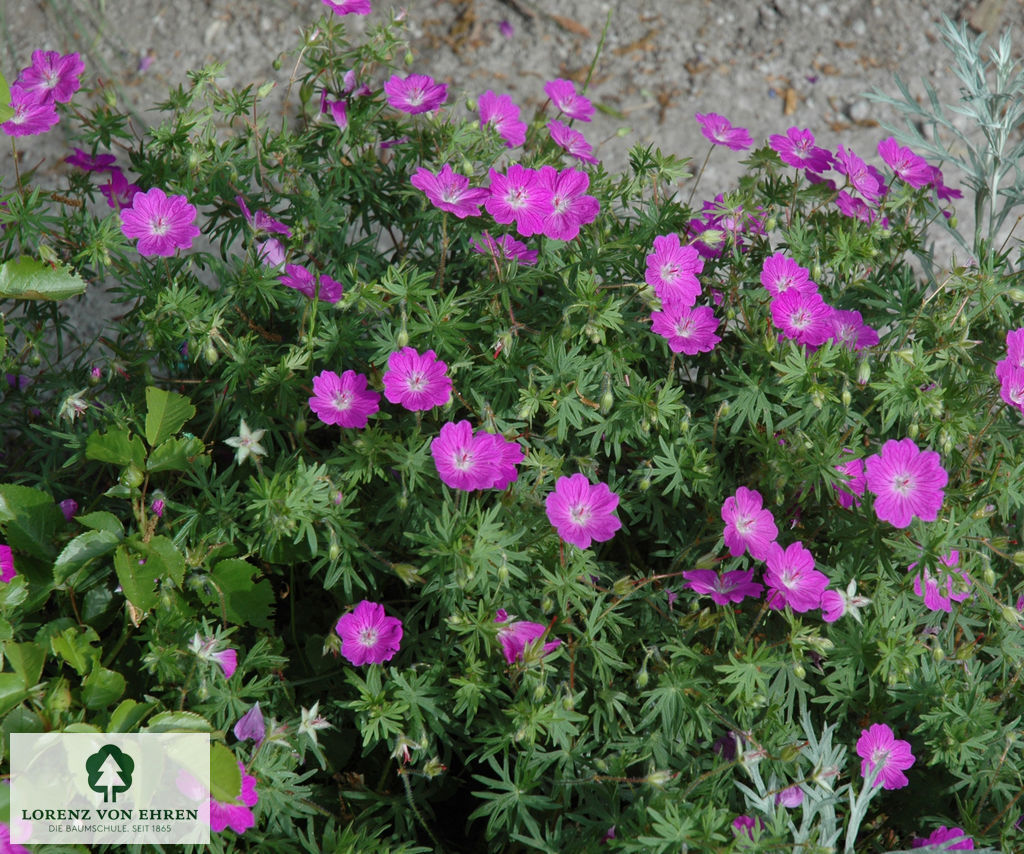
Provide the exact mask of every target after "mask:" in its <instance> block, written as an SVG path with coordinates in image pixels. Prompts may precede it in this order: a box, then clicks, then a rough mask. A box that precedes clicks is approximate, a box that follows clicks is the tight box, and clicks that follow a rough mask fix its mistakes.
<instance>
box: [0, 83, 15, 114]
mask: <svg viewBox="0 0 1024 854" xmlns="http://www.w3.org/2000/svg"><path fill="white" fill-rule="evenodd" d="M13 115H14V108H13V107H12V106H11V87H10V86H8V85H7V81H6V80H5V79H4V76H3V74H0V123H2V122H6V121H7V120H8V119H9V118H11V116H13Z"/></svg>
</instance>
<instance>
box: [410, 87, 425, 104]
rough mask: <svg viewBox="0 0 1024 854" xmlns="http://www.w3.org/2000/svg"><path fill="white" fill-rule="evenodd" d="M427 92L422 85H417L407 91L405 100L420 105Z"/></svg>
mask: <svg viewBox="0 0 1024 854" xmlns="http://www.w3.org/2000/svg"><path fill="white" fill-rule="evenodd" d="M425 94H426V93H425V92H424V91H423V90H422V89H421V88H420V87H418V86H416V87H413V88H412V89H410V90H409V91H408V92H407V93H406V95H405V100H406V101H408V102H409V103H410V104H412V106H414V107H418V106H419V105H420V104H422V103H423V98H424V96H425Z"/></svg>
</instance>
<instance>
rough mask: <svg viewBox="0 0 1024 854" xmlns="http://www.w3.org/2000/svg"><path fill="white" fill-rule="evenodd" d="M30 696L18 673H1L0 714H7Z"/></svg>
mask: <svg viewBox="0 0 1024 854" xmlns="http://www.w3.org/2000/svg"><path fill="white" fill-rule="evenodd" d="M27 696H28V691H26V690H25V684H24V682H22V679H21V677H20V676H19V675H18V674H17V673H0V715H6V714H7V713H8V712H9V711H10V710H11V709H13V708H14V707H15V706H16V705H18V703H20V702H21V701H22V700H24V699H25V698H26V697H27Z"/></svg>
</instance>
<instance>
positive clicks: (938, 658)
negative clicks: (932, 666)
mask: <svg viewBox="0 0 1024 854" xmlns="http://www.w3.org/2000/svg"><path fill="white" fill-rule="evenodd" d="M945 660H946V650H944V649H943V648H942V647H941V646H939V645H938V644H936V645H935V646H934V647H932V661H934V662H935V663H936V664H942V662H943V661H945Z"/></svg>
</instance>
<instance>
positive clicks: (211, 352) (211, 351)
mask: <svg viewBox="0 0 1024 854" xmlns="http://www.w3.org/2000/svg"><path fill="white" fill-rule="evenodd" d="M219 358H220V353H219V352H217V348H216V347H215V346H214V345H213V342H212V341H211V342H209V343H208V344H207V345H206V346H205V347H204V348H203V361H204V362H206V364H208V365H215V364H216V363H217V360H218V359H219Z"/></svg>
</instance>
